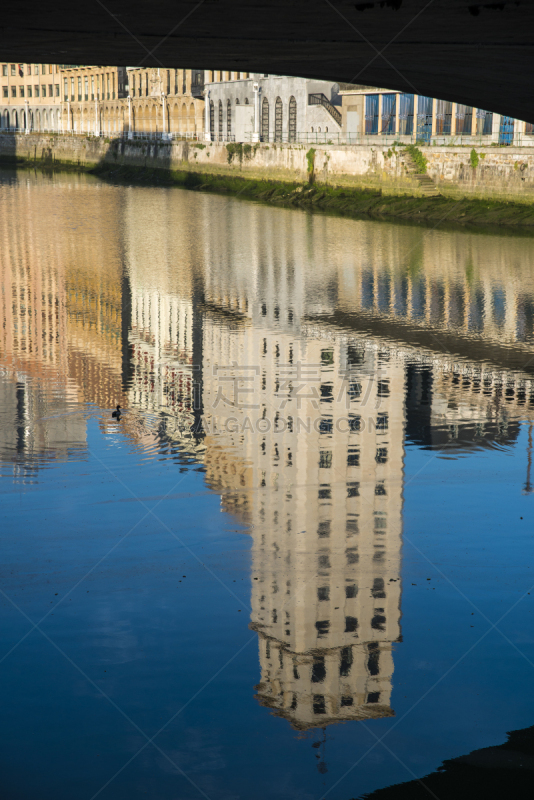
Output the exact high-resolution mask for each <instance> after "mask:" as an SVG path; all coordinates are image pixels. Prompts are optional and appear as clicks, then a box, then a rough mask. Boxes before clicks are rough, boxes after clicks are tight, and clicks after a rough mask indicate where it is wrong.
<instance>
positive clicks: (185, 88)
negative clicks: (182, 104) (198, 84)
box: [182, 69, 187, 94]
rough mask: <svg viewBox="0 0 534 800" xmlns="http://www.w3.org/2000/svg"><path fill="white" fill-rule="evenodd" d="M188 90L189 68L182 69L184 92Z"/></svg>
mask: <svg viewBox="0 0 534 800" xmlns="http://www.w3.org/2000/svg"><path fill="white" fill-rule="evenodd" d="M186 92H187V70H185V69H183V70H182V94H186Z"/></svg>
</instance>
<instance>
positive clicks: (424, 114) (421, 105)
mask: <svg viewBox="0 0 534 800" xmlns="http://www.w3.org/2000/svg"><path fill="white" fill-rule="evenodd" d="M433 104H434V101H433V98H432V97H425V96H424V95H419V97H418V99H417V139H418V141H421V142H429V141H430V139H431V136H432V106H433Z"/></svg>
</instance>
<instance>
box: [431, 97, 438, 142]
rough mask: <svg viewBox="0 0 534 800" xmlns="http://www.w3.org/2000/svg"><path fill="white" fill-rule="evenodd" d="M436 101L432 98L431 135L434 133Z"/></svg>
mask: <svg viewBox="0 0 534 800" xmlns="http://www.w3.org/2000/svg"><path fill="white" fill-rule="evenodd" d="M437 105H438V101H437V100H436V98H435V97H434V98H433V99H432V136H435V135H436V113H437V111H436V109H437Z"/></svg>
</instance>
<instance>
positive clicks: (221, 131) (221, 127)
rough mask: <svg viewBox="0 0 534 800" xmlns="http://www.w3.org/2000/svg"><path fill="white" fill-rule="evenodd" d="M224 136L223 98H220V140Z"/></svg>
mask: <svg viewBox="0 0 534 800" xmlns="http://www.w3.org/2000/svg"><path fill="white" fill-rule="evenodd" d="M222 138H223V110H222V100H219V141H220V140H222Z"/></svg>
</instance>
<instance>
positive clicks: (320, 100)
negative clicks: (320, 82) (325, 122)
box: [308, 92, 342, 125]
mask: <svg viewBox="0 0 534 800" xmlns="http://www.w3.org/2000/svg"><path fill="white" fill-rule="evenodd" d="M308 105H309V106H323V108H326V110H327V111H328V113H329V114H330V116H331V117H332V119H333V120H334V121H335V122H337V124H338V125H341V121H342V117H341V111H339V110H338V109H337V108H336V107H335V106H333V105H332V103H331V102H330V100H329V99H328V97H327V96H326V95H325V94H323V93H322V92H315V93H314V94H309V95H308Z"/></svg>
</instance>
